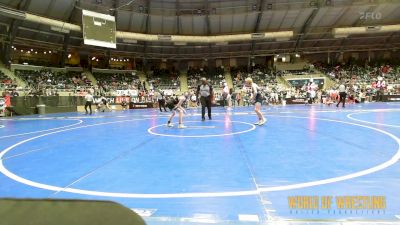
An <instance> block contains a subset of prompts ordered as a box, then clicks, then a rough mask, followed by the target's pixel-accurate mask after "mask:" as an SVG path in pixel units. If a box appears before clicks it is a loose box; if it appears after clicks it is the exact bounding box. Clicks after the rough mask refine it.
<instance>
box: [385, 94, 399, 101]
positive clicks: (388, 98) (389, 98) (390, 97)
mask: <svg viewBox="0 0 400 225" xmlns="http://www.w3.org/2000/svg"><path fill="white" fill-rule="evenodd" d="M383 101H385V102H400V95H384V96H383Z"/></svg>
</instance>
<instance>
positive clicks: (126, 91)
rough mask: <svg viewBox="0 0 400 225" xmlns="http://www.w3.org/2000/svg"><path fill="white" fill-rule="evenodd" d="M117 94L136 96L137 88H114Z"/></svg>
mask: <svg viewBox="0 0 400 225" xmlns="http://www.w3.org/2000/svg"><path fill="white" fill-rule="evenodd" d="M115 93H116V95H117V96H138V90H116V91H115Z"/></svg>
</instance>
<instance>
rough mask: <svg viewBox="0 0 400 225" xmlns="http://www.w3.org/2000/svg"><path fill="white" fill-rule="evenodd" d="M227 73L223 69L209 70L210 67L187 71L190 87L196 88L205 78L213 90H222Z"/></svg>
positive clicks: (191, 68)
mask: <svg viewBox="0 0 400 225" xmlns="http://www.w3.org/2000/svg"><path fill="white" fill-rule="evenodd" d="M224 73H225V71H224V69H223V68H221V67H216V68H213V69H209V68H208V67H202V68H193V67H190V68H189V69H188V71H187V75H188V87H189V89H190V88H196V87H197V85H199V84H200V79H201V78H202V77H205V78H206V79H207V80H208V82H209V84H210V85H212V86H213V88H221V87H222V83H223V81H224V80H225V74H224Z"/></svg>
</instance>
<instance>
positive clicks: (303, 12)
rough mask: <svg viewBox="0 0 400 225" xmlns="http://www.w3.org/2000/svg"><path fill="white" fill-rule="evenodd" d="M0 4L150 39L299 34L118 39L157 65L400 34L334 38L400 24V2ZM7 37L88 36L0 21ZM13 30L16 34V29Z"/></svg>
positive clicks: (352, 44)
mask: <svg viewBox="0 0 400 225" xmlns="http://www.w3.org/2000/svg"><path fill="white" fill-rule="evenodd" d="M0 4H2V5H5V6H8V7H12V8H14V9H18V10H22V11H26V12H29V13H32V14H37V15H41V16H44V17H48V18H53V19H57V20H62V21H66V22H70V23H74V24H81V16H82V15H81V9H88V10H92V11H97V12H101V13H107V14H112V15H115V16H116V20H117V30H120V31H129V32H137V33H148V34H177V35H220V34H241V33H257V32H272V31H287V30H291V31H294V32H295V35H294V37H293V38H292V39H290V40H273V41H268V40H262V41H250V42H235V43H228V44H226V43H225V44H224V45H215V44H203V45H201V44H195V45H193V44H187V45H183V46H177V45H174V43H165V42H140V41H138V42H137V43H132V42H129V43H127V42H124V40H118V41H119V44H118V48H117V50H112V52H115V53H116V52H119V54H130V55H132V54H134V55H137V56H146V57H150V58H151V57H155V58H188V57H195V58H196V57H200V58H207V57H232V56H250V55H269V54H276V53H293V52H299V53H307V52H326V51H332V52H335V51H336V52H337V51H360V50H379V49H393V50H396V49H400V33H399V32H393V33H379V34H376V33H375V34H362V35H351V36H349V37H347V38H335V37H334V36H333V35H332V29H333V28H335V27H351V26H377V25H391V24H400V1H399V0H227V1H215V0H200V1H199V0H194V1H190V0H134V1H131V0H0ZM0 21H1V22H0V26H1V28H0V31H1V33H2V35H3V37H6V36H7V35H9V31H12V30H14V34H15V37H16V39H15V42H16V43H21V44H35V45H37V46H43V47H49V46H52V48H58V49H62V47H63V46H64V42H65V40H68V48H74V47H80V48H82V49H87V50H88V51H98V52H104V51H106V50H105V49H100V48H92V47H88V46H83V44H82V34H81V33H75V32H71V33H70V35H68V36H70V37H69V38H67V37H66V36H67V35H65V34H62V33H58V32H55V31H52V30H51V29H50V28H49V27H48V26H45V25H38V24H34V23H31V22H27V21H16V20H13V19H11V18H7V17H4V16H1V15H0ZM11 28H14V29H11ZM4 40H6V39H4Z"/></svg>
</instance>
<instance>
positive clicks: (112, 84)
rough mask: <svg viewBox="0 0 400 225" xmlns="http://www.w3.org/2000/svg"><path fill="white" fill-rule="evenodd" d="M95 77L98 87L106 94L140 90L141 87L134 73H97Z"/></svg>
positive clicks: (94, 74)
mask: <svg viewBox="0 0 400 225" xmlns="http://www.w3.org/2000/svg"><path fill="white" fill-rule="evenodd" d="M93 76H94V77H95V78H96V80H97V85H98V86H99V87H101V88H102V89H103V90H104V91H105V92H109V91H115V90H127V89H138V86H139V85H140V80H139V77H138V76H137V75H136V74H132V73H115V74H110V73H100V72H95V73H93Z"/></svg>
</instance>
